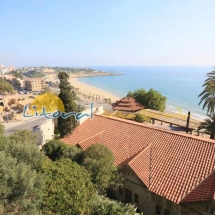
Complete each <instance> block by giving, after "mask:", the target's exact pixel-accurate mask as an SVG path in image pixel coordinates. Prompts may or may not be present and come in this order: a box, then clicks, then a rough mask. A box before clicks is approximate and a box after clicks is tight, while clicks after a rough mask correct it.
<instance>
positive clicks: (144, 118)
mask: <svg viewBox="0 0 215 215" xmlns="http://www.w3.org/2000/svg"><path fill="white" fill-rule="evenodd" d="M134 121H135V122H141V123H143V122H151V119H150V118H149V117H147V116H145V115H143V114H140V113H136V114H135V117H134Z"/></svg>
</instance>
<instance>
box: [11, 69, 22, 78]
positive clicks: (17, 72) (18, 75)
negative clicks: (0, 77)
mask: <svg viewBox="0 0 215 215" xmlns="http://www.w3.org/2000/svg"><path fill="white" fill-rule="evenodd" d="M9 74H11V75H14V76H15V77H17V78H20V79H23V73H22V72H21V71H17V70H13V71H10V73H9Z"/></svg>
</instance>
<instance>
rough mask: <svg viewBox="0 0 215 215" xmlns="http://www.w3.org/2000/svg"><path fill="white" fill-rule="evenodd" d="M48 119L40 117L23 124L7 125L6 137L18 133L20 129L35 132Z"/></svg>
mask: <svg viewBox="0 0 215 215" xmlns="http://www.w3.org/2000/svg"><path fill="white" fill-rule="evenodd" d="M46 120H47V119H46V118H45V117H40V119H39V117H38V118H34V119H32V120H29V121H26V122H22V123H17V125H11V126H10V125H7V124H6V125H5V135H6V136H8V135H10V134H12V133H13V132H14V131H17V130H19V129H27V130H31V131H33V130H34V129H35V128H36V127H37V126H39V125H40V124H42V123H44V122H45V121H46Z"/></svg>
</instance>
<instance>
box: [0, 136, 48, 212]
mask: <svg viewBox="0 0 215 215" xmlns="http://www.w3.org/2000/svg"><path fill="white" fill-rule="evenodd" d="M44 158H45V156H44V155H43V153H41V152H40V151H39V149H38V148H37V147H36V145H32V144H31V143H27V142H25V143H20V142H16V141H15V140H14V139H10V138H8V137H5V136H2V135H0V192H1V197H0V214H17V215H18V214H24V215H28V214H41V213H40V208H41V203H42V198H43V188H44V185H45V179H44V177H43V175H42V174H41V173H39V172H38V171H39V169H40V168H41V164H42V162H43V160H44Z"/></svg>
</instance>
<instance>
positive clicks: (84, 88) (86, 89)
mask: <svg viewBox="0 0 215 215" xmlns="http://www.w3.org/2000/svg"><path fill="white" fill-rule="evenodd" d="M50 76H51V77H50ZM55 77H56V75H55ZM83 77H86V76H85V75H79V76H78V77H77V76H75V75H74V76H73V75H71V76H70V78H69V82H70V84H71V85H72V86H73V87H74V88H78V91H79V93H81V94H83V96H82V97H83V98H84V100H86V101H88V102H91V101H93V99H92V96H93V94H94V98H96V95H97V98H98V101H99V100H100V101H101V100H104V99H109V98H110V99H111V102H115V101H117V100H119V99H121V98H120V97H118V96H115V95H113V94H111V93H109V92H107V91H105V90H103V89H100V88H97V87H94V86H92V85H89V84H86V83H83V82H81V79H80V78H83ZM47 78H48V79H50V81H53V80H55V81H56V78H54V76H53V75H48V76H47ZM88 96H91V98H86V97H88ZM165 112H166V113H171V114H173V115H177V114H179V113H182V115H184V116H185V115H187V112H184V111H182V112H181V111H179V110H177V109H174V110H173V109H172V108H168V107H166V109H165ZM191 118H192V119H195V120H198V121H203V119H204V118H205V117H203V116H199V117H198V116H197V115H196V114H193V113H191Z"/></svg>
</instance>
